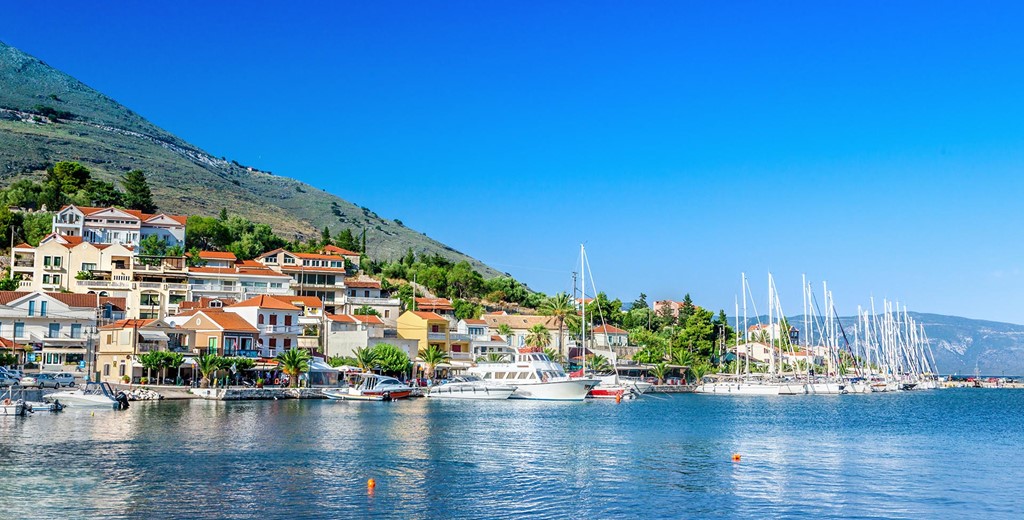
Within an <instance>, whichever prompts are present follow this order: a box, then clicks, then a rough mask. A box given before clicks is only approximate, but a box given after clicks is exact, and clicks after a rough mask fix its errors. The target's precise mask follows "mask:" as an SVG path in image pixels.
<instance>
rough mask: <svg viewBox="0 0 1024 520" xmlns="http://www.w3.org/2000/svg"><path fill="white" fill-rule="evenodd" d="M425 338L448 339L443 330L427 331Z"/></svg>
mask: <svg viewBox="0 0 1024 520" xmlns="http://www.w3.org/2000/svg"><path fill="white" fill-rule="evenodd" d="M427 339H432V340H441V341H444V340H446V339H448V334H446V333H444V332H428V333H427Z"/></svg>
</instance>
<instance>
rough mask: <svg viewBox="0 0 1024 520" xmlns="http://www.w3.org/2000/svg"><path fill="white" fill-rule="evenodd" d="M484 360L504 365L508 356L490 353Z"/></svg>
mask: <svg viewBox="0 0 1024 520" xmlns="http://www.w3.org/2000/svg"><path fill="white" fill-rule="evenodd" d="M486 360H487V362H488V363H505V362H506V361H508V356H506V355H505V354H499V353H497V352H491V353H490V354H487V358H486Z"/></svg>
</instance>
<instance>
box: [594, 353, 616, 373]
mask: <svg viewBox="0 0 1024 520" xmlns="http://www.w3.org/2000/svg"><path fill="white" fill-rule="evenodd" d="M590 368H591V369H592V370H593V371H594V372H611V371H612V364H611V363H609V362H608V358H606V357H604V356H602V355H600V354H595V355H593V356H590Z"/></svg>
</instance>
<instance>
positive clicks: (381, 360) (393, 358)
mask: <svg viewBox="0 0 1024 520" xmlns="http://www.w3.org/2000/svg"><path fill="white" fill-rule="evenodd" d="M373 356H374V362H375V363H374V364H375V366H377V365H379V366H380V370H381V372H383V373H385V374H393V375H397V374H404V373H405V372H407V371H408V370H409V355H408V354H406V353H405V351H403V350H402V349H400V348H398V347H396V346H394V345H391V344H388V343H378V344H377V345H376V346H375V347H373Z"/></svg>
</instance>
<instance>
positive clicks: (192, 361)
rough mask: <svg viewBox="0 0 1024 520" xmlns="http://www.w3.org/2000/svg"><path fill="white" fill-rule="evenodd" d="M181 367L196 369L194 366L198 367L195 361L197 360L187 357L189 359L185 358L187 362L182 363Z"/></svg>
mask: <svg viewBox="0 0 1024 520" xmlns="http://www.w3.org/2000/svg"><path fill="white" fill-rule="evenodd" d="M181 366H183V367H194V366H196V360H195V358H190V357H187V358H185V361H183V362H182V363H181Z"/></svg>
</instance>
